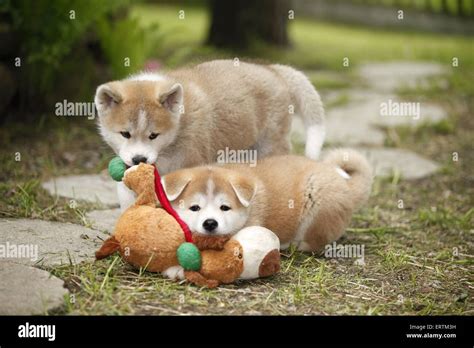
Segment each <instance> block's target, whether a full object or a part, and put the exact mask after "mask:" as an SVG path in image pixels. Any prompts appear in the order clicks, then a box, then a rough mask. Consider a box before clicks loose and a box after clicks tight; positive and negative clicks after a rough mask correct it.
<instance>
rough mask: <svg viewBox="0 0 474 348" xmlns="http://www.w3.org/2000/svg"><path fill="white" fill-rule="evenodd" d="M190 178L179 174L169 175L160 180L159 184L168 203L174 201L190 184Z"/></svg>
mask: <svg viewBox="0 0 474 348" xmlns="http://www.w3.org/2000/svg"><path fill="white" fill-rule="evenodd" d="M191 179H192V178H191V177H190V176H184V175H182V174H181V173H180V172H175V173H171V174H168V175H165V176H164V177H163V178H161V184H162V185H163V189H164V190H165V193H166V196H167V197H168V200H169V201H170V202H173V201H174V200H176V199H177V198H178V197H179V195H180V194H181V193H182V192H183V191H184V189H185V188H186V186H188V184H189V183H190V182H191Z"/></svg>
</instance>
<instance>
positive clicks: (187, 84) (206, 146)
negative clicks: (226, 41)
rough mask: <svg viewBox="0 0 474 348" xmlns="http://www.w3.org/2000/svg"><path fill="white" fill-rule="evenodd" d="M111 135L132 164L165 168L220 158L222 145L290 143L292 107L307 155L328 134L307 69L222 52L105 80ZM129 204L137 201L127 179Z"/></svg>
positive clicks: (107, 136) (281, 147) (103, 108)
mask: <svg viewBox="0 0 474 348" xmlns="http://www.w3.org/2000/svg"><path fill="white" fill-rule="evenodd" d="M95 104H96V106H97V110H98V113H99V128H100V132H101V134H102V136H103V138H104V140H105V141H106V142H107V143H108V144H109V145H110V146H111V147H112V149H113V150H114V151H115V152H116V153H117V154H118V155H119V156H120V157H121V158H122V160H123V161H124V162H125V163H126V164H127V165H129V166H132V165H134V164H138V163H140V162H146V163H156V165H157V167H158V169H159V170H160V172H161V173H162V174H166V173H169V172H171V171H174V170H177V169H180V168H186V167H192V166H196V165H202V164H208V163H213V162H215V161H216V159H217V156H218V151H219V150H220V151H222V150H225V149H226V148H228V149H231V150H240V149H254V150H257V154H258V157H259V158H263V157H266V156H269V155H281V154H286V153H288V152H289V151H290V140H289V132H290V127H291V117H292V114H296V115H299V116H300V117H301V118H302V119H303V122H304V125H305V128H306V130H307V131H306V132H307V134H306V150H305V152H306V156H308V157H310V158H313V159H315V158H317V157H318V155H319V152H320V150H321V147H322V144H323V142H324V136H325V131H324V111H323V106H322V103H321V99H320V97H319V95H318V93H317V92H316V90H315V89H314V87H313V86H312V84H311V83H310V82H309V80H308V79H307V78H306V76H305V75H303V74H302V73H301V72H299V71H297V70H295V69H293V68H290V67H288V66H283V65H256V64H249V63H243V62H240V63H238V64H234V62H233V61H231V60H216V61H210V62H207V63H203V64H199V65H197V66H195V67H192V68H184V69H180V70H177V71H172V72H169V73H166V74H163V75H157V74H140V75H136V76H132V77H130V78H128V79H125V80H121V81H113V82H109V83H106V84H103V85H101V86H99V87H98V88H97V92H96V96H95ZM119 198H120V200H121V206H122V209H124V208H126V207H127V206H128V205H129V204H130V203H131V202H133V196H132V197H130V196H129V195H128V196H127V192H126V190H124V189H123V187H119Z"/></svg>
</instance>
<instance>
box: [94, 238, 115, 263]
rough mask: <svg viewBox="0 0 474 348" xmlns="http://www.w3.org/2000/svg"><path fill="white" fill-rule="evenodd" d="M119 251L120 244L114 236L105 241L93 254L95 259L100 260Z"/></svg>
mask: <svg viewBox="0 0 474 348" xmlns="http://www.w3.org/2000/svg"><path fill="white" fill-rule="evenodd" d="M119 249H120V243H119V242H118V240H117V239H115V237H114V236H112V237H110V238H108V239H106V240H105V242H104V244H102V246H101V247H100V249H99V250H97V251H96V252H95V259H96V260H102V259H105V258H106V257H107V256H110V255H112V254H113V253H114V252H116V251H117V250H119Z"/></svg>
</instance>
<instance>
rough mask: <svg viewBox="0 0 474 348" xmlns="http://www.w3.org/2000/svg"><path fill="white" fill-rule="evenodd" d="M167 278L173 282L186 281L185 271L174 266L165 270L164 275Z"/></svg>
mask: <svg viewBox="0 0 474 348" xmlns="http://www.w3.org/2000/svg"><path fill="white" fill-rule="evenodd" d="M162 274H163V275H164V276H165V277H166V278H169V279H172V280H183V279H184V269H183V267H181V266H172V267H169V268H167V269H165V270H164V271H163V273H162Z"/></svg>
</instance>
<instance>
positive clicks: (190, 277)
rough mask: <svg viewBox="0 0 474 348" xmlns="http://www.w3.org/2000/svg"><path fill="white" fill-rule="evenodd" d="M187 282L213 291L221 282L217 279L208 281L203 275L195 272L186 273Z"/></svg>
mask: <svg viewBox="0 0 474 348" xmlns="http://www.w3.org/2000/svg"><path fill="white" fill-rule="evenodd" d="M184 275H185V277H186V280H187V281H189V282H190V283H193V284H195V285H197V286H204V287H207V288H209V289H213V288H216V287H218V286H219V281H217V280H215V279H207V278H205V277H204V276H203V275H202V274H201V273H199V272H195V271H185V272H184Z"/></svg>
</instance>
